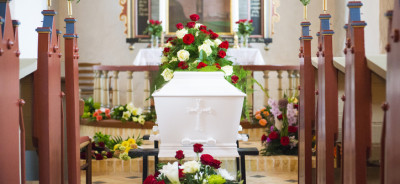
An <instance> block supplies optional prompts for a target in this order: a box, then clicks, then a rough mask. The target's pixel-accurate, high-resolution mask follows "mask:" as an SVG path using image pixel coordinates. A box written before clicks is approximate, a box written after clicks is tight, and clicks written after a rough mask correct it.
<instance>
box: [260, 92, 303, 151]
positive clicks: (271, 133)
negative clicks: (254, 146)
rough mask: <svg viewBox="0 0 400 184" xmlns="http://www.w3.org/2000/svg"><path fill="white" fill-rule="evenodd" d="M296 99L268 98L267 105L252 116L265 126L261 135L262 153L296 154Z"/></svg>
mask: <svg viewBox="0 0 400 184" xmlns="http://www.w3.org/2000/svg"><path fill="white" fill-rule="evenodd" d="M297 109H298V100H297V98H296V97H295V96H294V97H291V98H289V97H287V96H286V95H285V97H284V98H282V99H280V100H279V101H276V100H275V99H272V98H270V99H268V105H267V106H266V107H263V108H261V109H260V110H258V111H257V112H256V114H255V116H254V119H255V121H257V122H258V123H259V124H260V125H261V126H265V127H267V129H266V134H264V135H263V136H262V137H261V142H262V144H263V145H264V149H262V150H261V154H263V155H297V153H298V151H297V143H298V133H297V129H298V110H297Z"/></svg>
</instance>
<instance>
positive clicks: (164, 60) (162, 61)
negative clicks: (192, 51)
mask: <svg viewBox="0 0 400 184" xmlns="http://www.w3.org/2000/svg"><path fill="white" fill-rule="evenodd" d="M167 62H168V57H165V56H163V57H161V64H164V63H167Z"/></svg>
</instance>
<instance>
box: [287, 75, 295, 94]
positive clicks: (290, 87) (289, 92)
mask: <svg viewBox="0 0 400 184" xmlns="http://www.w3.org/2000/svg"><path fill="white" fill-rule="evenodd" d="M287 74H288V76H287V78H288V81H289V87H288V95H289V96H292V95H293V94H294V93H293V70H287Z"/></svg>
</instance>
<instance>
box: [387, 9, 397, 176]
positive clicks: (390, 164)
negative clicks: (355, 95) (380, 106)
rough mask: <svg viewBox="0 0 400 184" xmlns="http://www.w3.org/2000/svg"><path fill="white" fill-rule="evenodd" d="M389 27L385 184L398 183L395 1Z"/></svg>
mask: <svg viewBox="0 0 400 184" xmlns="http://www.w3.org/2000/svg"><path fill="white" fill-rule="evenodd" d="M391 20H392V21H391V26H389V27H390V29H389V30H388V32H389V37H388V38H389V39H388V45H387V47H386V51H387V55H388V62H387V75H386V76H387V77H386V98H387V102H388V104H389V108H388V111H387V117H386V118H387V119H386V120H387V122H386V137H385V153H384V157H385V159H384V171H385V174H384V180H385V183H386V184H390V183H400V174H399V170H400V159H399V158H398V157H399V155H400V148H399V147H398V146H395V145H399V144H400V140H399V139H398V138H397V137H398V136H397V135H398V134H399V131H400V123H399V121H400V113H399V112H400V95H399V94H400V88H399V87H400V80H399V70H400V63H399V59H400V38H399V37H400V35H399V34H400V33H399V31H400V2H399V1H395V5H394V9H393V16H392V19H391Z"/></svg>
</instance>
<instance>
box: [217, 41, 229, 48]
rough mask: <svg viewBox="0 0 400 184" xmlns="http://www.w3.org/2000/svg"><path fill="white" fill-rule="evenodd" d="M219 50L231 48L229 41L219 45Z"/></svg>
mask: <svg viewBox="0 0 400 184" xmlns="http://www.w3.org/2000/svg"><path fill="white" fill-rule="evenodd" d="M219 48H222V49H228V48H229V42H228V41H223V42H222V43H221V44H219Z"/></svg>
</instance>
